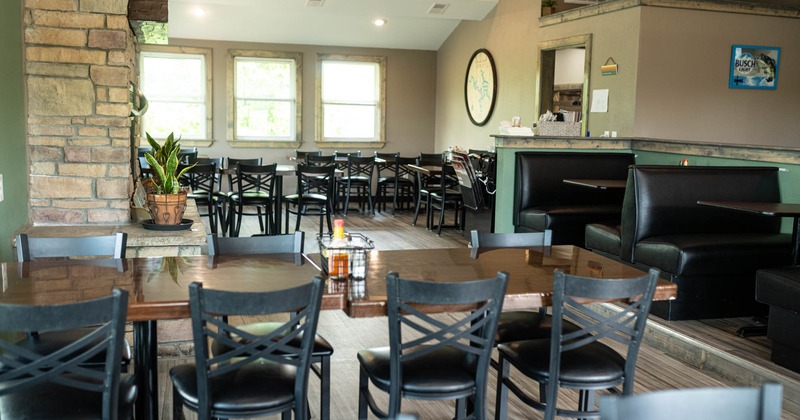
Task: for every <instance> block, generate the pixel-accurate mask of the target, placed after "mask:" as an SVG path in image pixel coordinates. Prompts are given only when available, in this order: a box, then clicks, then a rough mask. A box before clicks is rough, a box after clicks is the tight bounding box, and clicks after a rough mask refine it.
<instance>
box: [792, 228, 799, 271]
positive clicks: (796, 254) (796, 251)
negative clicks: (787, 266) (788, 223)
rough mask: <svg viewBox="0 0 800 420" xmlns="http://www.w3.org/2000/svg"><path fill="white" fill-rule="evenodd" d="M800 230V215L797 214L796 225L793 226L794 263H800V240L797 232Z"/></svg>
mask: <svg viewBox="0 0 800 420" xmlns="http://www.w3.org/2000/svg"><path fill="white" fill-rule="evenodd" d="M798 230H800V217H798V216H795V218H794V225H793V226H792V264H793V265H798V264H800V240H798V239H799V238H798V237H797V232H798Z"/></svg>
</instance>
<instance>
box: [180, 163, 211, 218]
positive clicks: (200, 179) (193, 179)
mask: <svg viewBox="0 0 800 420" xmlns="http://www.w3.org/2000/svg"><path fill="white" fill-rule="evenodd" d="M184 178H185V179H186V180H187V183H188V186H189V188H190V189H191V192H190V193H189V194H188V195H187V196H186V198H188V199H193V200H194V202H195V204H197V208H198V211H199V209H201V208H203V207H205V209H206V212H205V214H203V213H202V212H201V213H200V216H206V217H208V224H209V228H210V229H211V231H212V232H216V231H217V217H218V216H219V212H218V208H219V200H218V199H217V197H218V193H219V167H218V166H217V164H216V163H214V162H209V163H200V162H199V161H198V162H197V163H196V164H195V165H194V166H193V167H192V168H191V169H189V170H188V171H187V172H186V173H185V174H184Z"/></svg>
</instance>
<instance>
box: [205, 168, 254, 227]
mask: <svg viewBox="0 0 800 420" xmlns="http://www.w3.org/2000/svg"><path fill="white" fill-rule="evenodd" d="M240 163H241V164H244V165H261V164H263V160H262V158H260V157H259V158H252V159H240V158H232V157H229V158H226V159H225V166H224V167H223V169H222V170H221V171H220V172H224V173H225V174H226V175H227V179H228V182H227V185H226V190H224V191H222V186H221V185H220V190H221V191H220V192H219V193H217V196H216V200H217V202H218V203H219V210H220V218H221V220H222V222H220V225H221V227H222V229H221V230H222V234H223V235H230V234H232V232H233V230H234V223H233V217H232V214H231V212H230V211H229V210H230V196H231V194H233V193H235V192H236V188H237V185H238V182H239V181H238V179H239V175H238V174H237V173H236V167H237V166H238V165H239V164H240ZM259 222H260V221H259ZM262 230H263V228H262Z"/></svg>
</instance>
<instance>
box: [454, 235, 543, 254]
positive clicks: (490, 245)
mask: <svg viewBox="0 0 800 420" xmlns="http://www.w3.org/2000/svg"><path fill="white" fill-rule="evenodd" d="M470 235H471V241H470V244H471V245H472V249H471V250H470V253H469V256H470V257H472V258H478V256H479V255H480V254H482V253H484V252H486V251H491V250H493V249H498V248H527V249H531V248H538V249H540V250H542V251H545V253H547V251H548V250H549V247H550V246H551V245H552V244H553V231H552V230H550V229H547V230H545V231H544V232H524V233H490V232H485V231H480V230H473V231H471V232H470Z"/></svg>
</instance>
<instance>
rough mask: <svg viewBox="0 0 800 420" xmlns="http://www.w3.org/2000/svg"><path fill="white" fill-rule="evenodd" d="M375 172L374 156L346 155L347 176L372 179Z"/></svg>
mask: <svg viewBox="0 0 800 420" xmlns="http://www.w3.org/2000/svg"><path fill="white" fill-rule="evenodd" d="M373 172H375V156H363V157H362V156H352V155H351V156H348V157H347V178H353V177H359V178H367V180H371V179H372V174H373Z"/></svg>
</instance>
